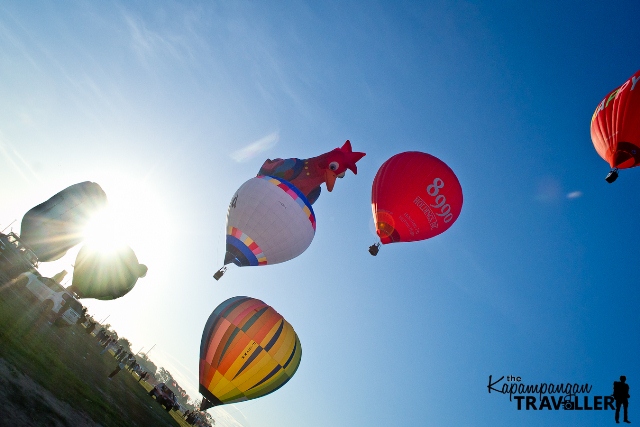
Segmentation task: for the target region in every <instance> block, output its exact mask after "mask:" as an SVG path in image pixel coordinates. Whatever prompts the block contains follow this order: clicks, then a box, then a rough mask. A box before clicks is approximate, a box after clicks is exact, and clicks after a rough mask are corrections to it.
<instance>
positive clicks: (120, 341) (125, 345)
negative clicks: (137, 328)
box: [118, 337, 132, 352]
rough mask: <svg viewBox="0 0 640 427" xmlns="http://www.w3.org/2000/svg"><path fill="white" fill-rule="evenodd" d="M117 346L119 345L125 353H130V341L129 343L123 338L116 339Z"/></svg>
mask: <svg viewBox="0 0 640 427" xmlns="http://www.w3.org/2000/svg"><path fill="white" fill-rule="evenodd" d="M118 344H119V345H121V346H122V348H123V349H124V350H125V351H128V352H131V345H132V344H131V341H129V340H128V339H126V338H125V337H121V338H120V339H118Z"/></svg>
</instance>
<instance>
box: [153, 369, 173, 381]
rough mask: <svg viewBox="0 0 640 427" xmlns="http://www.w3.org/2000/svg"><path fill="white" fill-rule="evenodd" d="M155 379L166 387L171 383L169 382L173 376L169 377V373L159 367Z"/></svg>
mask: <svg viewBox="0 0 640 427" xmlns="http://www.w3.org/2000/svg"><path fill="white" fill-rule="evenodd" d="M156 378H157V379H158V380H159V381H160V382H163V383H165V384H167V385H169V384H170V383H171V381H172V380H173V376H172V375H171V372H169V371H167V370H166V369H164V368H163V367H160V368H159V369H158V373H157V374H156Z"/></svg>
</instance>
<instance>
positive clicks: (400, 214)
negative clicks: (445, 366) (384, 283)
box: [369, 151, 462, 256]
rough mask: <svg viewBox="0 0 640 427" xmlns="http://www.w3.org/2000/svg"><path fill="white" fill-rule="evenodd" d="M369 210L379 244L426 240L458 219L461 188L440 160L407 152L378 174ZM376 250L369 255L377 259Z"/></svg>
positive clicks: (423, 154)
mask: <svg viewBox="0 0 640 427" xmlns="http://www.w3.org/2000/svg"><path fill="white" fill-rule="evenodd" d="M371 207H372V210H373V220H374V222H375V226H376V231H377V234H378V236H379V237H380V242H381V243H382V244H388V243H397V242H413V241H416V240H424V239H429V238H431V237H434V236H437V235H438V234H440V233H443V232H445V231H446V230H447V229H448V228H449V227H451V226H452V225H453V223H454V222H455V221H456V219H458V216H459V215H460V211H461V210H462V187H461V186H460V182H459V181H458V178H457V177H456V175H455V174H454V173H453V171H452V170H451V168H449V166H447V165H446V164H445V163H444V162H443V161H442V160H440V159H438V158H437V157H434V156H432V155H430V154H427V153H421V152H417V151H408V152H405V153H400V154H396V155H395V156H393V157H391V158H390V159H389V160H387V161H386V162H384V163H383V164H382V166H381V167H380V169H379V170H378V173H377V174H376V177H375V179H374V180H373V186H372V189H371ZM379 247H380V244H379V243H377V244H374V245H372V246H371V247H370V248H369V252H370V253H371V255H374V256H375V255H377V253H378V249H379Z"/></svg>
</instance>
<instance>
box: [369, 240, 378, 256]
mask: <svg viewBox="0 0 640 427" xmlns="http://www.w3.org/2000/svg"><path fill="white" fill-rule="evenodd" d="M378 252H380V243H375V244H373V245H371V246H369V253H370V254H371V255H373V256H376V255H378Z"/></svg>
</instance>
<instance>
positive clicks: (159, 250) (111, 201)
mask: <svg viewBox="0 0 640 427" xmlns="http://www.w3.org/2000/svg"><path fill="white" fill-rule="evenodd" d="M95 182H97V183H98V184H99V185H100V186H101V187H102V189H103V190H104V191H105V193H106V194H107V207H106V208H105V209H103V210H102V211H100V212H99V213H97V214H96V215H95V216H94V217H93V218H92V220H91V221H90V222H89V224H88V225H87V227H86V229H85V232H84V235H85V244H87V245H92V246H94V247H98V248H100V249H101V250H104V251H112V250H113V251H115V250H117V249H118V248H121V247H123V246H130V247H131V248H132V249H133V250H134V251H135V253H136V255H137V257H138V259H139V260H140V262H141V263H144V264H146V265H148V266H149V268H150V269H152V268H153V267H154V266H163V265H164V266H166V265H167V264H170V263H169V262H168V261H169V259H168V258H169V256H170V253H169V248H168V245H167V244H166V231H167V229H169V228H170V227H169V225H170V224H172V222H173V220H172V216H171V213H170V209H168V206H171V205H172V204H170V203H167V202H166V199H167V197H166V196H165V195H164V194H163V192H162V191H161V190H160V189H159V188H157V187H156V186H154V183H153V182H150V181H149V180H144V179H135V178H133V177H131V176H126V177H125V175H123V174H118V173H114V174H109V175H105V176H104V177H102V178H96V179H95Z"/></svg>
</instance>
